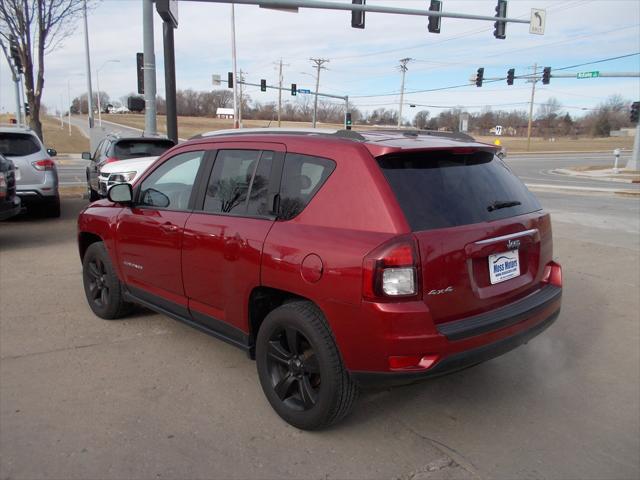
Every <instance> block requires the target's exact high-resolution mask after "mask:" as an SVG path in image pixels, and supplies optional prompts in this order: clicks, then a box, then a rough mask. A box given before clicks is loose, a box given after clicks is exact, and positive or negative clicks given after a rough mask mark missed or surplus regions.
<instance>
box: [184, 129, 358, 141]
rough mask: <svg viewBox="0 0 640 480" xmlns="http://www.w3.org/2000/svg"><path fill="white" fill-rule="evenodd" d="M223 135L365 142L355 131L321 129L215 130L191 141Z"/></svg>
mask: <svg viewBox="0 0 640 480" xmlns="http://www.w3.org/2000/svg"><path fill="white" fill-rule="evenodd" d="M222 135H232V136H236V135H238V136H239V135H311V136H323V137H338V138H344V139H347V140H355V141H358V142H363V141H365V140H366V139H365V137H363V136H362V135H360V134H359V133H358V132H354V131H353V130H338V129H320V128H242V129H233V130H213V131H211V132H204V133H201V134H198V135H194V136H193V137H191V138H190V139H189V140H194V139H199V138H209V137H216V136H222Z"/></svg>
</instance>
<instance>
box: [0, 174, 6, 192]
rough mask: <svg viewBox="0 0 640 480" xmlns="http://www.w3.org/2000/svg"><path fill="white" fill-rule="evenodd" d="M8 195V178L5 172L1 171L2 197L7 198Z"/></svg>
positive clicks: (0, 188) (0, 189)
mask: <svg viewBox="0 0 640 480" xmlns="http://www.w3.org/2000/svg"><path fill="white" fill-rule="evenodd" d="M6 196H7V179H6V177H5V176H4V173H2V172H0V198H6Z"/></svg>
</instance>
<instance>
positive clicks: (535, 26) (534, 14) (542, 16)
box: [529, 8, 547, 35]
mask: <svg viewBox="0 0 640 480" xmlns="http://www.w3.org/2000/svg"><path fill="white" fill-rule="evenodd" d="M546 19H547V11H546V10H543V9H540V8H532V9H531V19H530V21H529V33H534V34H536V35H544V24H545V22H546Z"/></svg>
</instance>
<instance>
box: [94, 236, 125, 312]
mask: <svg viewBox="0 0 640 480" xmlns="http://www.w3.org/2000/svg"><path fill="white" fill-rule="evenodd" d="M82 282H83V283H84V293H85V295H86V297H87V302H89V307H91V310H93V313H95V314H96V315H97V316H98V317H100V318H104V319H105V320H113V319H116V318H121V317H123V316H125V315H126V314H127V313H129V311H130V310H131V304H130V303H128V302H126V301H125V300H124V289H123V286H122V284H121V283H120V279H119V278H118V275H117V274H116V272H115V271H114V270H113V266H112V265H111V259H110V257H109V253H108V252H107V249H106V248H105V246H104V243H102V242H95V243H92V244H91V245H89V248H87V251H86V252H85V254H84V257H83V259H82Z"/></svg>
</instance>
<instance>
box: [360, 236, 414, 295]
mask: <svg viewBox="0 0 640 480" xmlns="http://www.w3.org/2000/svg"><path fill="white" fill-rule="evenodd" d="M419 265H420V259H419V256H418V248H417V245H416V240H415V239H414V238H413V236H410V235H407V236H402V237H398V238H394V239H393V240H392V241H390V242H387V243H384V244H382V245H381V246H380V247H378V248H376V249H375V250H373V251H372V252H371V253H369V254H368V255H367V256H366V257H365V259H364V262H363V284H362V296H363V298H364V299H365V300H372V301H391V300H416V299H418V298H420V297H421V289H420V286H421V283H422V282H421V278H420V269H419Z"/></svg>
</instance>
